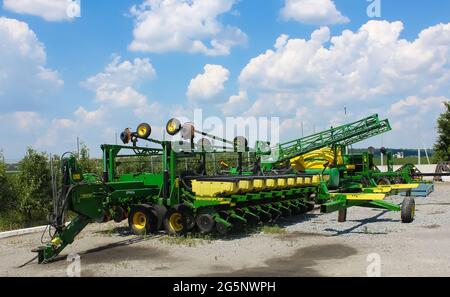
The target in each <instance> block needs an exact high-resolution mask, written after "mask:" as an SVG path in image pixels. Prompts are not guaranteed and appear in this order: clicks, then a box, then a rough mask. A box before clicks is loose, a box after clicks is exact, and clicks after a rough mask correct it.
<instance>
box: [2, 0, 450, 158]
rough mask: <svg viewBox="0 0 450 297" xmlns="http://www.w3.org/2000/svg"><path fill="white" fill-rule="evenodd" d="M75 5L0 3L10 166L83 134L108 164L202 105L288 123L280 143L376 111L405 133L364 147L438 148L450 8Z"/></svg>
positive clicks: (343, 0) (256, 1)
mask: <svg viewBox="0 0 450 297" xmlns="http://www.w3.org/2000/svg"><path fill="white" fill-rule="evenodd" d="M64 1H66V2H67V0H38V1H31V2H30V1H28V0H4V1H3V3H2V5H1V8H0V18H1V20H2V22H0V38H1V39H0V42H1V43H2V44H0V54H1V55H0V104H1V105H0V106H1V108H0V123H1V124H2V126H4V127H5V126H6V127H7V129H6V131H5V133H4V135H5V137H3V138H2V141H1V142H0V149H2V150H3V152H4V154H5V157H6V158H7V159H15V158H20V157H21V156H22V155H23V154H24V152H25V149H26V147H27V146H29V145H31V146H34V147H36V148H37V149H39V150H43V151H47V152H52V153H58V154H61V153H63V152H64V151H67V150H73V149H74V148H75V139H76V136H80V138H81V139H82V140H83V141H84V142H86V143H87V144H88V145H89V146H90V147H91V150H92V153H93V154H94V155H98V146H99V144H100V143H103V142H113V141H114V133H115V132H120V131H121V130H122V129H123V128H125V127H134V126H136V125H137V124H138V123H140V122H142V121H147V122H150V123H151V124H152V125H154V126H155V127H156V129H155V130H157V131H159V130H161V129H160V128H159V127H162V126H163V125H164V124H165V122H166V121H167V120H168V119H169V118H171V117H172V116H177V115H178V114H181V113H183V112H184V113H186V115H189V114H190V112H191V111H192V110H193V109H194V108H196V107H201V108H202V109H203V110H204V113H205V115H214V116H218V117H225V116H277V117H280V121H281V132H280V133H281V135H280V137H281V139H282V140H289V139H291V138H293V137H296V136H298V135H299V131H300V129H301V128H300V123H301V122H303V124H304V129H305V130H306V133H310V132H312V130H313V127H315V128H316V130H320V129H324V128H326V127H329V126H330V125H336V124H341V123H343V122H345V121H349V120H353V119H358V118H360V117H363V116H365V115H369V114H372V113H374V112H377V113H380V114H381V115H382V116H383V117H389V118H390V120H391V122H392V123H393V126H394V131H393V132H391V133H389V134H388V135H386V136H383V138H381V137H377V138H375V139H373V140H371V141H368V142H365V143H362V144H361V146H362V147H364V146H366V145H372V144H373V145H376V146H380V145H381V143H383V145H386V146H389V147H397V148H401V147H417V146H426V147H431V146H432V144H433V142H434V138H435V133H434V131H433V128H434V125H435V120H436V116H437V115H438V114H439V113H440V112H441V111H442V110H443V108H442V104H441V102H442V101H446V100H448V98H450V93H449V92H450V91H449V90H448V88H446V87H444V86H445V85H447V86H448V81H449V80H450V33H449V32H450V25H449V23H450V2H448V1H441V0H432V1H408V0H395V1H394V0H381V1H380V2H381V17H380V18H370V17H368V15H367V12H366V9H367V6H368V5H369V4H370V2H367V1H366V0H334V1H332V0H265V1H261V0H240V1H233V0H210V1H209V4H208V5H206V6H205V7H203V8H200V9H195V5H197V4H198V5H199V6H201V2H205V1H200V0H195V1H184V0H170V1H169V0H151V1H150V0H149V1H144V0H139V1H138V0H135V1H107V0H81V2H80V4H81V17H79V18H78V17H77V18H74V19H70V18H68V17H67V15H64V14H62V13H61V5H60V4H61V2H64ZM21 2H23V3H21ZM52 2H54V3H52ZM57 2H59V3H57ZM196 2H197V4H196ZM206 2H208V1H206ZM216 2H217V3H216ZM288 2H290V3H288ZM319 2H320V3H319ZM30 3H32V4H30ZM55 3H57V4H55ZM144 3H148V5H147V6H143V4H144ZM199 3H200V4H199ZM317 3H319V4H317ZM22 4H23V5H22ZM66 4H67V3H66ZM150 4H151V5H150ZM164 5H169V6H168V7H169V8H168V9H167V10H164V9H162V8H161V7H162V6H164ZM330 5H331V6H330ZM39 6H40V7H39ZM314 6H317V7H314ZM133 7H134V9H133ZM180 7H181V8H182V7H184V8H186V9H189V8H191V12H190V13H188V14H187V15H184V14H183V13H180V12H179V11H177V9H175V8H180ZM52 10H54V12H53V11H52ZM168 19H171V20H173V23H170V22H169V21H167V20H168ZM152 20H158V21H160V22H159V23H158V24H159V25H160V27H159V28H158V26H157V25H154V23H152V22H151V21H152ZM399 21H400V22H401V23H398V22H399ZM161 22H163V23H161ZM164 22H165V23H164ZM180 22H181V25H180ZM197 22H198V24H203V26H201V25H198V26H197V25H196V24H197ZM23 25H25V26H27V28H25V29H24V27H23ZM2 27H3V28H2ZM17 28H21V29H20V30H19V29H17ZM430 28H431V29H430ZM138 30H140V32H141V34H140V35H139V34H138V33H136V32H137V31H138ZM426 30H428V31H426ZM344 31H345V32H347V33H348V34H347V35H346V34H345V33H343V32H344ZM363 31H364V32H363ZM423 31H425V33H424V32H423ZM211 32H212V33H211ZM365 32H368V33H365ZM421 32H422V33H421ZM397 33H398V34H397ZM312 34H313V35H314V34H315V36H319V37H317V38H318V41H317V42H318V43H317V42H316V41H313V40H312V39H313V38H312V37H311V35H312ZM419 34H421V35H419ZM174 36H178V39H174ZM332 38H335V39H334V41H333V39H332ZM2 39H3V40H2ZM416 39H417V40H416ZM174 40H175V41H174ZM212 40H217V41H218V43H219V46H217V47H215V46H214V45H211V41H212ZM277 40H278V41H279V47H278V49H277V48H275V47H274V45H275V43H276V42H277ZM302 40H303V41H304V42H305V43H302ZM338 40H340V41H338ZM196 41H200V43H202V45H203V46H205V47H201V48H200V47H197V45H198V42H197V43H196ZM337 42H340V44H341V45H340V46H338V45H337V44H336V43H337ZM133 44H134V45H136V46H134V45H133ZM196 44H197V45H196ZM133 46H134V47H133ZM24 47H26V48H31V49H30V50H27V51H25V52H22V50H23V48H24ZM268 50H269V51H270V53H268V54H267V52H266V51H268ZM377 51H378V52H377ZM42 52H44V54H43V55H44V58H42V55H41V54H42ZM34 54H35V55H34ZM266 54H267V55H266ZM119 57H120V58H119ZM257 57H259V59H258V61H259V62H257V61H256V60H257V59H255V58H257ZM415 57H417V59H415ZM297 58H298V59H297ZM1 59H4V61H3V62H2V61H1ZM136 59H138V61H136ZM252 59H253V60H252ZM289 59H294V60H295V61H293V62H292V63H290V62H286V61H289ZM36 61H38V62H36ZM114 63H115V64H114ZM206 65H212V66H214V67H209V68H208V70H205V69H206V68H205V66H206ZM108 66H109V68H108ZM2 68H3V69H2ZM347 68H348V69H347ZM36 69H38V70H36ZM108 69H109V70H108ZM111 69H112V70H111ZM33 71H37V72H36V73H33ZM2 73H3V78H2V76H1V74H2ZM11 73H14V75H11ZM44 74H45V75H44ZM43 75H44V78H43ZM11 77H13V78H14V79H12V78H11ZM196 78H198V79H196ZM2 79H3V82H2ZM1 88H3V89H4V90H3V91H1ZM365 89H366V90H367V91H365ZM369 89H370V90H369ZM331 101H332V103H330V102H331ZM343 106H347V109H348V113H349V114H348V115H347V117H345V116H344V115H343ZM137 109H139V110H137ZM418 123H420V124H418Z"/></svg>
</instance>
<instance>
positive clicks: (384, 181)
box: [377, 177, 391, 186]
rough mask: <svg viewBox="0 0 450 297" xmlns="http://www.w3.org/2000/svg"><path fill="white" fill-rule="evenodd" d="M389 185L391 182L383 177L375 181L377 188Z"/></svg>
mask: <svg viewBox="0 0 450 297" xmlns="http://www.w3.org/2000/svg"><path fill="white" fill-rule="evenodd" d="M390 184H391V181H390V180H388V179H387V178H385V177H382V178H380V179H378V181H377V185H379V186H389V185H390Z"/></svg>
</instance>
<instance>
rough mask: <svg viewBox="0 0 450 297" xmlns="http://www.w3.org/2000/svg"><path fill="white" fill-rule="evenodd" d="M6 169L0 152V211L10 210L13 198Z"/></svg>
mask: <svg viewBox="0 0 450 297" xmlns="http://www.w3.org/2000/svg"><path fill="white" fill-rule="evenodd" d="M6 167H7V166H6V164H5V162H4V160H3V153H2V152H1V151H0V211H5V210H7V209H8V208H10V207H11V205H12V202H13V201H14V197H15V196H14V190H13V187H12V184H11V181H10V179H8V176H7V175H6Z"/></svg>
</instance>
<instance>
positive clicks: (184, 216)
mask: <svg viewBox="0 0 450 297" xmlns="http://www.w3.org/2000/svg"><path fill="white" fill-rule="evenodd" d="M194 226H195V221H194V217H193V215H192V211H191V210H190V209H189V208H188V207H186V206H184V205H177V206H174V207H172V208H170V209H169V210H168V211H167V213H166V216H165V218H164V229H165V230H166V232H167V233H169V234H170V235H182V234H184V233H186V232H188V231H190V230H192V229H193V228H194Z"/></svg>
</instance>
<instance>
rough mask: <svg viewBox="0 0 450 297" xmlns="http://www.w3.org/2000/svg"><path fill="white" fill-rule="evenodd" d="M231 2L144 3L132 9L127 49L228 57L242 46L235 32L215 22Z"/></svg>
mask: <svg viewBox="0 0 450 297" xmlns="http://www.w3.org/2000/svg"><path fill="white" fill-rule="evenodd" d="M235 2H236V1H235V0H208V1H204V0H146V1H144V2H143V3H142V4H141V5H138V6H133V7H132V9H131V13H132V14H133V15H134V17H135V27H134V30H133V36H134V40H133V42H132V43H131V44H130V46H129V48H130V49H131V50H132V51H143V52H154V53H164V52H173V51H177V52H188V53H202V54H205V55H210V56H219V55H228V54H229V53H230V50H231V48H232V47H233V46H236V45H240V44H243V43H245V42H246V39H247V36H246V34H245V33H244V32H242V31H241V30H240V29H239V28H236V27H232V26H229V25H225V24H223V23H221V22H220V21H219V20H218V17H219V16H220V15H222V14H224V13H227V12H230V10H231V9H232V7H233V5H234V3H235Z"/></svg>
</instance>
